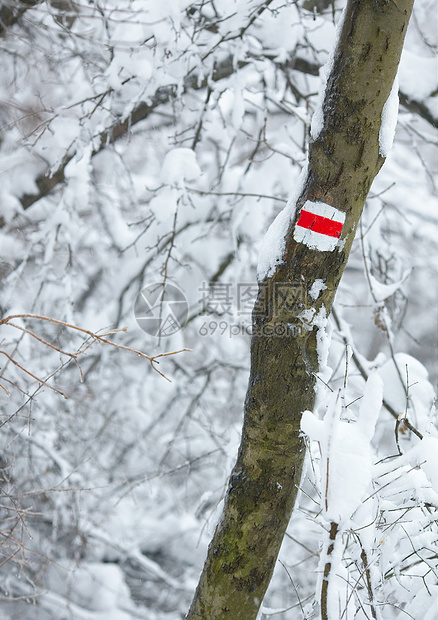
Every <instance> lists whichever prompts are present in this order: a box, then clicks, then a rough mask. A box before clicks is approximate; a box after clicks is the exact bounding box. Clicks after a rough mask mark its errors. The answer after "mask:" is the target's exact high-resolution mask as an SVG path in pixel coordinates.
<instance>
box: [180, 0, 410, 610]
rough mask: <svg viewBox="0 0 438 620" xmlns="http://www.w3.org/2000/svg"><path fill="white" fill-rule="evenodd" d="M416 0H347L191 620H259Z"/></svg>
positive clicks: (281, 241)
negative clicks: (305, 417) (329, 323)
mask: <svg viewBox="0 0 438 620" xmlns="http://www.w3.org/2000/svg"><path fill="white" fill-rule="evenodd" d="M412 5H413V0H400V1H399V2H397V3H395V2H387V1H386V0H349V2H348V4H347V7H346V9H345V14H344V17H343V23H342V28H341V30H340V33H339V38H338V43H337V47H336V51H335V54H334V57H333V60H332V68H331V72H330V74H329V76H328V79H327V86H326V90H325V95H324V98H323V105H322V123H321V122H320V123H319V127H318V131H315V132H314V133H313V135H314V140H313V142H312V143H311V145H310V149H309V162H308V169H307V172H306V176H305V178H304V179H303V185H302V187H301V188H299V192H297V197H296V199H295V200H293V203H294V204H290V205H289V206H288V207H287V208H286V209H287V211H285V212H284V213H282V214H280V216H279V219H278V220H277V221H276V223H274V225H273V227H272V228H271V229H270V231H269V234H268V236H267V240H266V242H265V244H264V250H263V251H264V252H265V254H264V256H262V257H261V268H260V269H259V272H260V275H261V280H260V282H259V294H258V299H257V302H256V305H255V308H254V312H253V336H252V344H251V373H250V378H249V387H248V392H247V396H246V401H245V417H244V424H243V431H242V440H241V445H240V449H239V453H238V457H237V462H236V464H235V466H234V469H233V471H232V473H231V477H230V480H229V486H228V491H227V496H226V501H225V507H224V512H223V515H222V517H221V519H220V522H219V524H218V526H217V528H216V531H215V534H214V537H213V540H212V542H211V544H210V547H209V550H208V557H207V560H206V563H205V566H204V570H203V572H202V574H201V577H200V581H199V584H198V588H197V590H196V593H195V597H194V599H193V602H192V606H191V608H190V611H189V613H188V615H187V618H188V619H189V620H194V619H195V618H196V619H198V620H199V619H201V618H202V619H204V620H211V619H212V618H224V619H225V618H229V619H230V620H239V619H240V620H251V619H252V618H255V617H256V616H257V613H258V610H259V608H260V605H261V603H262V600H263V597H264V595H265V592H266V589H267V587H268V585H269V582H270V579H271V576H272V573H273V570H274V566H275V562H276V559H277V555H278V552H279V549H280V545H281V543H282V540H283V536H284V533H285V530H286V527H287V525H288V522H289V519H290V516H291V513H292V510H293V507H294V504H295V500H296V496H297V492H298V488H299V486H300V480H301V474H302V466H303V460H304V455H305V449H304V443H303V439H302V438H301V436H300V422H301V415H302V412H303V411H305V410H312V409H313V405H314V400H315V382H316V381H317V378H316V375H317V373H318V372H320V371H322V370H323V366H324V364H325V359H324V358H325V354H326V346H325V339H324V324H325V321H326V317H327V316H328V314H329V312H330V310H331V306H332V303H333V299H334V296H335V293H336V290H337V287H338V284H339V281H340V279H341V276H342V273H343V271H344V268H345V266H346V263H347V259H348V256H349V252H350V248H351V244H352V242H353V239H354V235H355V231H356V228H357V224H358V221H359V218H360V215H361V213H362V209H363V206H364V203H365V199H366V197H367V194H368V192H369V189H370V186H371V183H372V182H373V179H374V178H375V176H376V175H377V173H378V172H379V170H380V168H381V166H382V164H383V162H384V157H382V155H381V148H380V147H381V145H380V143H379V136H381V135H382V134H384V135H386V134H387V133H388V131H389V130H388V131H387V129H386V128H385V127H384V128H383V129H382V128H381V124H382V111H383V109H384V107H385V103H386V102H387V100H388V98H389V97H390V94H391V90H392V87H393V84H394V80H395V77H396V74H397V67H398V63H399V60H400V55H401V50H402V46H403V41H404V36H405V33H406V29H407V25H408V21H409V17H410V13H411V10H412ZM386 110H387V108H386ZM388 116H389V119H388ZM384 121H385V123H389V122H390V123H392V124H393V121H394V118H393V115H388V114H385V115H384ZM379 149H380V151H379ZM315 282H318V287H317V288H318V293H319V295H316V294H315ZM322 285H324V286H322Z"/></svg>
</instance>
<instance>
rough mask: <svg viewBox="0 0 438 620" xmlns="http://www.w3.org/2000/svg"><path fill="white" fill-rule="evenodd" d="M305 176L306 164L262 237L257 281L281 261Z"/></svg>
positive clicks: (270, 273)
mask: <svg viewBox="0 0 438 620" xmlns="http://www.w3.org/2000/svg"><path fill="white" fill-rule="evenodd" d="M306 177H307V166H304V168H303V169H302V171H301V174H300V176H299V177H298V180H297V184H296V186H295V189H294V191H293V193H292V195H291V197H290V198H289V201H288V203H287V205H286V206H285V207H284V209H283V210H282V211H280V213H279V214H278V215H277V217H276V218H275V220H274V221H273V222H272V224H271V225H270V227H269V228H268V230H267V232H266V235H265V236H264V238H263V241H262V244H261V247H260V251H259V260H258V263H257V279H258V280H259V281H261V280H264V279H265V278H270V277H271V276H272V275H273V274H274V271H275V269H276V267H277V265H279V264H281V263H282V262H283V253H284V248H285V244H286V241H285V236H286V233H287V231H288V228H289V225H290V223H291V222H292V220H293V219H294V217H295V211H296V202H297V200H298V198H299V196H300V194H301V192H302V189H303V187H304V181H305V180H306Z"/></svg>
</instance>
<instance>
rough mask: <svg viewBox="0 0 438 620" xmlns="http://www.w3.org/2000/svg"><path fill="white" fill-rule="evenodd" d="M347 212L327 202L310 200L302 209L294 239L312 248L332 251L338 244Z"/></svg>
mask: <svg viewBox="0 0 438 620" xmlns="http://www.w3.org/2000/svg"><path fill="white" fill-rule="evenodd" d="M344 222H345V213H343V212H342V211H339V209H335V208H334V207H332V206H331V205H328V204H325V202H311V201H310V200H308V201H307V202H305V204H304V206H303V207H302V209H301V211H300V217H299V218H298V222H297V223H296V225H295V230H294V239H295V241H298V242H299V243H304V244H305V245H307V247H309V248H311V249H312V250H319V251H320V252H331V251H332V250H334V249H335V247H336V246H337V245H338V241H339V238H340V236H341V232H342V227H343V225H344Z"/></svg>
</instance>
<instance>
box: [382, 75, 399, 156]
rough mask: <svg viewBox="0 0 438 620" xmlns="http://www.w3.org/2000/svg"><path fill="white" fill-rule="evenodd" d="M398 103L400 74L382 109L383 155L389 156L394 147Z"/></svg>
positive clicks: (396, 77)
mask: <svg viewBox="0 0 438 620" xmlns="http://www.w3.org/2000/svg"><path fill="white" fill-rule="evenodd" d="M398 103H399V101H398V75H396V76H395V79H394V83H393V85H392V88H391V92H390V93H389V97H388V99H387V100H386V102H385V105H384V106H383V110H382V120H381V123H380V131H379V153H380V155H381V156H382V157H387V156H388V153H389V151H390V150H391V148H392V143H393V141H394V136H395V128H396V126H397V116H398Z"/></svg>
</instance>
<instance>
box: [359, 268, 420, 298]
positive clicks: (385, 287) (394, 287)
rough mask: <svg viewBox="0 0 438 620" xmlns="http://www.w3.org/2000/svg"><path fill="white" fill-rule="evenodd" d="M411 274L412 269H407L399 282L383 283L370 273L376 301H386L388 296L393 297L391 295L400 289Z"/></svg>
mask: <svg viewBox="0 0 438 620" xmlns="http://www.w3.org/2000/svg"><path fill="white" fill-rule="evenodd" d="M410 274H411V271H410V270H406V271H405V272H404V274H403V276H402V277H401V278H400V280H398V281H397V282H392V283H391V284H383V282H379V281H378V280H376V278H375V277H374V276H373V275H371V274H369V275H368V277H369V281H370V285H371V290H372V293H373V297H374V299H375V300H376V301H384V300H385V299H388V297H391V295H394V293H395V292H396V291H398V289H399V288H400V287H401V285H402V284H403V282H404V281H405V280H406V279H407V278H408V277H409V276H410Z"/></svg>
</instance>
